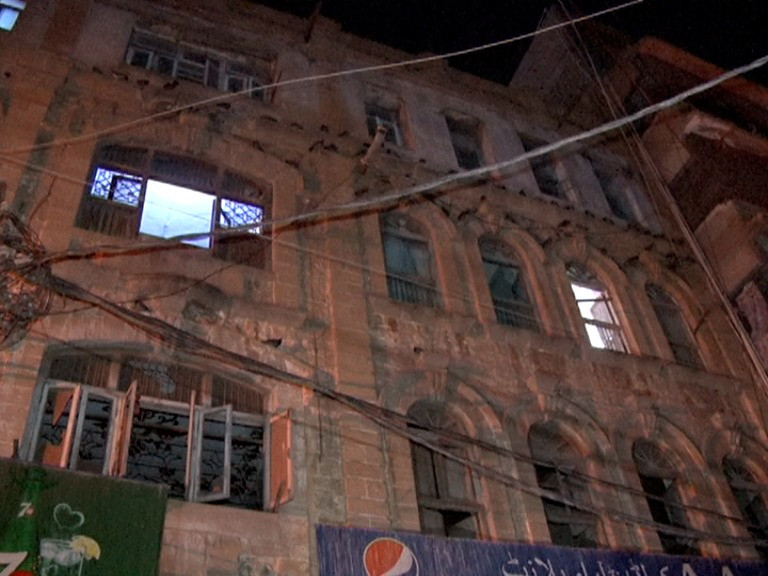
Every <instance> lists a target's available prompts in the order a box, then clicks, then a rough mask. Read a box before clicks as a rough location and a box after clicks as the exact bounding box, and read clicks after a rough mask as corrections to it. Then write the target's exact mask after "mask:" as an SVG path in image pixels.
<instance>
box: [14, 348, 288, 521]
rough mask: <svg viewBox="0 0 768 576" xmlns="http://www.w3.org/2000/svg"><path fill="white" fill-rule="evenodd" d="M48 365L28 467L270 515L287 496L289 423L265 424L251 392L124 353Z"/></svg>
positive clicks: (79, 356) (63, 357) (69, 356)
mask: <svg viewBox="0 0 768 576" xmlns="http://www.w3.org/2000/svg"><path fill="white" fill-rule="evenodd" d="M45 366H46V367H45V368H44V369H43V370H42V374H41V380H40V384H39V386H38V388H37V392H36V398H37V399H38V403H37V406H36V408H35V410H34V411H33V414H32V419H31V421H30V423H29V432H28V438H29V444H28V448H27V450H26V457H27V459H28V460H29V461H32V462H36V463H40V464H45V465H50V466H59V467H62V468H69V469H72V470H79V471H83V472H91V473H95V474H105V475H111V476H121V477H124V478H128V479H132V480H139V481H144V482H153V483H160V484H165V485H166V486H168V489H169V493H170V495H171V496H172V497H175V498H183V499H187V500H193V501H198V502H208V501H210V502H214V501H215V502H221V503H223V504H228V505H232V506H237V507H244V508H255V509H264V508H273V507H274V506H275V505H276V503H278V502H279V501H285V500H286V499H287V498H289V497H290V493H291V491H292V480H291V470H290V454H289V451H288V450H287V446H285V443H286V442H288V443H289V437H290V417H289V415H287V413H286V414H281V415H277V416H273V417H272V418H269V417H267V416H266V415H265V414H264V404H263V398H262V396H261V394H260V393H259V392H258V391H257V390H256V389H255V388H254V387H253V385H249V384H247V383H244V382H239V381H235V380H233V379H230V378H227V377H225V376H223V375H219V374H213V373H211V372H210V371H207V370H201V369H197V368H194V367H188V366H184V365H179V364H169V363H166V362H163V361H161V360H158V359H155V358H152V357H145V356H140V355H134V354H128V353H123V354H120V353H113V354H110V353H109V352H104V351H98V352H97V351H94V353H92V354H87V353H57V354H55V355H53V356H52V357H50V358H49V361H48V362H47V363H46V365H45Z"/></svg>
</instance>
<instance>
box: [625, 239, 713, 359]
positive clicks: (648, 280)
mask: <svg viewBox="0 0 768 576" xmlns="http://www.w3.org/2000/svg"><path fill="white" fill-rule="evenodd" d="M627 276H628V277H629V278H630V280H631V282H632V284H633V286H636V287H637V290H636V291H637V298H638V306H639V308H640V309H641V310H643V311H644V314H641V317H643V318H652V319H653V320H650V323H651V324H652V326H648V327H647V328H648V330H649V335H648V337H649V340H650V341H651V342H652V345H653V346H654V347H655V348H656V349H657V350H664V351H666V350H667V348H668V346H667V345H666V338H664V336H663V332H662V331H661V328H660V327H657V324H658V321H656V322H654V320H655V314H653V307H652V306H651V303H650V301H649V299H648V296H647V295H646V292H645V288H646V286H647V285H648V284H655V285H657V286H659V287H660V288H661V289H662V290H663V291H664V292H666V293H667V294H668V295H669V297H670V298H671V299H672V300H673V302H674V303H675V304H676V305H677V307H678V308H679V310H680V312H681V314H682V316H683V319H684V320H685V322H686V324H687V326H688V329H689V331H690V333H691V337H692V338H693V341H694V342H695V343H696V344H697V346H698V348H699V352H700V353H701V356H702V357H703V360H704V362H705V364H707V365H715V364H718V363H720V361H721V360H722V358H723V354H722V351H721V350H720V347H719V346H718V342H717V338H716V336H715V332H714V330H713V328H712V325H711V322H709V321H708V320H707V317H706V314H705V312H704V310H703V309H702V307H701V301H700V298H698V297H697V296H696V294H695V293H694V291H693V289H692V288H691V287H690V285H689V284H688V283H687V282H686V281H685V280H683V279H682V278H681V277H680V276H678V275H677V274H675V273H674V272H672V271H671V270H669V269H668V268H667V267H666V266H664V265H663V264H662V263H661V262H660V260H659V259H658V257H657V256H656V255H654V254H653V253H651V252H649V251H645V252H643V253H642V254H641V255H640V258H639V259H638V260H637V261H636V262H635V263H634V264H633V265H631V266H630V267H629V270H628V273H627ZM646 322H648V320H646ZM662 338H663V341H662ZM662 342H663V343H662ZM667 353H668V352H667Z"/></svg>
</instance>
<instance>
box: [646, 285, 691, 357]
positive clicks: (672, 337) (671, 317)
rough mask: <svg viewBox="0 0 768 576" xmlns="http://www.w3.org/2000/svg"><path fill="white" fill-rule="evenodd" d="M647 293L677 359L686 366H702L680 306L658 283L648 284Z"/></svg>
mask: <svg viewBox="0 0 768 576" xmlns="http://www.w3.org/2000/svg"><path fill="white" fill-rule="evenodd" d="M645 293H646V294H647V295H648V299H649V300H650V301H651V305H652V306H653V310H654V312H655V313H656V318H657V319H658V321H659V324H661V329H662V330H663V331H664V335H665V336H666V337H667V341H668V342H669V346H670V347H671V348H672V353H673V354H674V356H675V360H677V361H678V362H679V363H680V364H684V365H685V366H691V367H692V368H701V366H702V364H701V356H699V351H698V349H697V348H696V345H695V343H694V340H693V336H692V335H691V331H690V330H689V329H688V324H687V323H686V321H685V318H684V317H683V313H682V312H681V310H680V307H679V306H678V305H677V304H676V303H675V301H674V300H672V298H671V297H670V296H669V295H668V294H667V293H666V292H664V290H662V289H661V287H660V286H657V285H656V284H646V286H645Z"/></svg>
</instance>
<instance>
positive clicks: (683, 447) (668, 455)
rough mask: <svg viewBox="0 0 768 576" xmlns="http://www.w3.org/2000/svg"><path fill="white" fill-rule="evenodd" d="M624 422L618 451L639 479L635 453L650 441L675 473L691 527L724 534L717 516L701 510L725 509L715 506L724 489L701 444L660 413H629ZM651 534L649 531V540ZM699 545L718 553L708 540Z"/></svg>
mask: <svg viewBox="0 0 768 576" xmlns="http://www.w3.org/2000/svg"><path fill="white" fill-rule="evenodd" d="M621 421H622V422H623V423H624V424H623V426H622V430H621V433H620V434H618V433H617V439H616V448H617V450H618V451H619V457H620V458H621V459H622V461H625V462H627V463H631V466H632V467H633V468H634V471H635V475H637V476H638V477H639V471H638V469H637V463H636V460H635V457H634V453H633V451H634V448H635V446H636V444H637V442H649V443H651V444H652V445H654V446H656V447H657V449H658V450H659V451H660V453H661V454H663V456H664V458H665V459H666V461H667V462H668V467H669V468H671V469H672V470H674V473H675V476H674V478H675V480H676V482H675V486H676V489H677V491H678V494H679V498H680V501H681V504H682V505H683V506H684V507H686V518H687V522H688V525H689V526H690V527H691V528H693V529H695V530H699V531H701V532H703V533H712V534H714V533H718V532H719V531H721V529H720V525H719V522H718V521H717V519H716V518H715V517H714V515H712V514H705V513H703V512H702V511H701V510H698V509H710V510H713V511H714V512H715V513H717V512H721V510H719V509H718V508H721V506H718V505H714V506H713V505H712V503H713V502H720V501H721V500H722V490H721V488H720V486H718V485H717V483H716V482H715V481H713V479H712V478H711V476H710V474H708V471H709V467H708V465H707V461H706V459H705V458H704V455H703V454H702V452H701V449H700V448H699V446H698V445H697V443H696V442H695V441H694V440H693V439H692V438H691V437H690V436H689V435H688V434H687V433H686V432H685V431H684V430H683V429H682V428H681V427H679V426H678V425H676V424H675V423H674V422H673V421H672V420H671V419H670V418H669V417H667V416H665V415H663V414H660V413H658V412H657V411H653V412H631V413H627V414H625V415H624V417H623V418H622V420H621ZM637 486H638V487H639V486H640V484H639V483H638V484H637ZM635 502H636V505H637V506H638V509H640V508H639V507H640V506H641V504H640V499H639V498H637V499H636V500H635ZM692 507H695V508H698V509H694V508H692ZM646 509H647V504H646ZM646 513H647V512H646ZM650 532H651V531H650V530H647V531H646V537H647V533H650ZM698 546H699V548H700V549H701V550H702V552H704V551H706V553H709V552H710V551H714V550H715V548H714V544H712V543H711V542H708V541H706V539H704V540H701V539H698Z"/></svg>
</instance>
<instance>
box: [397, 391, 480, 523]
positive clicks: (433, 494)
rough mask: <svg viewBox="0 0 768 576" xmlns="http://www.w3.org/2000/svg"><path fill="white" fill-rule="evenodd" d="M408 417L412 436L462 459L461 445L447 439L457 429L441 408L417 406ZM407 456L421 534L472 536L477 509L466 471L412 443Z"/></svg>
mask: <svg viewBox="0 0 768 576" xmlns="http://www.w3.org/2000/svg"><path fill="white" fill-rule="evenodd" d="M408 417H409V418H410V419H411V421H412V424H410V426H409V427H410V429H411V431H412V432H413V433H415V434H418V435H419V436H420V437H422V438H424V439H425V440H428V441H429V442H430V443H433V444H435V445H437V446H439V447H440V448H442V449H445V450H446V451H448V452H450V453H451V454H455V455H457V456H461V457H466V452H465V449H464V446H462V445H461V443H460V442H459V441H457V440H455V439H454V438H451V433H452V432H453V433H456V432H461V430H460V429H459V428H458V425H457V424H456V421H455V420H454V419H453V418H451V417H450V415H449V414H448V413H447V412H446V411H445V409H444V408H442V407H440V406H437V405H434V404H430V403H419V404H416V405H415V406H413V407H412V408H411V409H410V410H409V411H408ZM411 456H412V459H413V474H414V477H415V480H416V497H417V499H418V504H419V517H420V519H421V529H422V531H423V532H425V533H427V534H436V535H439V536H449V537H456V538H474V537H476V536H477V532H478V530H477V514H478V512H479V511H480V506H479V504H478V503H477V500H476V499H475V496H474V490H473V487H472V476H471V474H470V470H469V468H468V467H467V466H466V465H465V464H462V463H461V462H459V461H457V460H454V459H452V458H450V457H448V456H446V455H445V454H441V453H440V452H436V451H435V450H432V449H431V448H428V447H426V446H422V445H421V444H419V443H417V442H414V441H411Z"/></svg>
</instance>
